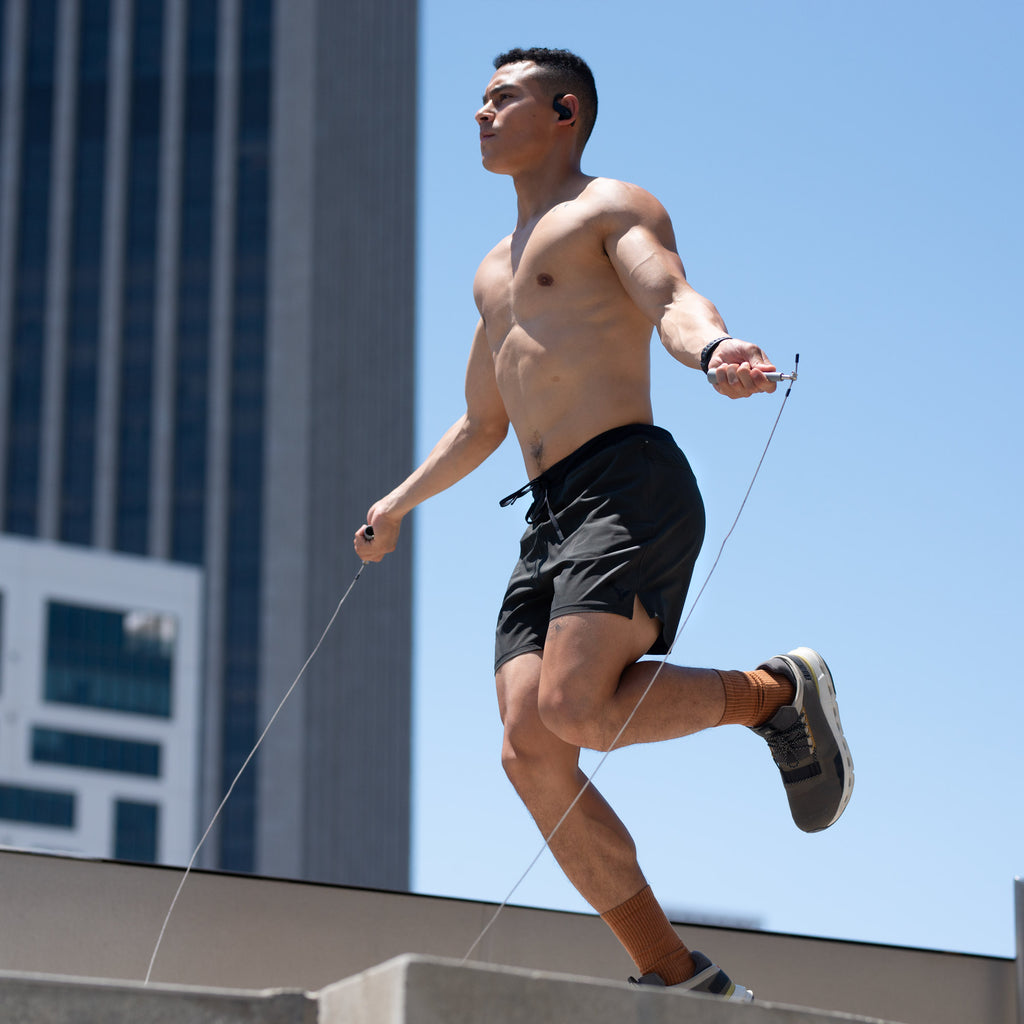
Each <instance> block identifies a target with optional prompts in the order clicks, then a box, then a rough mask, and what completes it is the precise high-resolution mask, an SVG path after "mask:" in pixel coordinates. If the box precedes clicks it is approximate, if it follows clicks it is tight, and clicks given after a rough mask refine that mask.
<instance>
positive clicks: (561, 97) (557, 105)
mask: <svg viewBox="0 0 1024 1024" xmlns="http://www.w3.org/2000/svg"><path fill="white" fill-rule="evenodd" d="M551 106H552V108H553V109H554V111H555V113H556V114H558V120H559V121H568V122H569V127H570V128H571V127H572V126H573V125H574V124H576V118H577V116H578V115H579V112H580V101H579V100H578V99H577V98H576V97H575V96H574V95H573V94H572V93H571V92H569V93H563V92H560V93H559V94H558V95H557V96H556V97H555V98H554V99H553V100H552V101H551Z"/></svg>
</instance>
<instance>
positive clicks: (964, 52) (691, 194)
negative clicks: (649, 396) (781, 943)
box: [375, 0, 1024, 956]
mask: <svg viewBox="0 0 1024 1024" xmlns="http://www.w3.org/2000/svg"><path fill="white" fill-rule="evenodd" d="M1022 21H1024V15H1022V8H1021V6H1020V5H1019V4H1016V3H1010V2H1006V3H1002V2H982V3H980V4H977V5H973V6H972V7H971V8H970V9H968V8H966V7H964V6H963V5H960V4H956V5H954V4H952V3H947V2H944V0H939V2H929V3H924V2H909V0H907V2H899V0H896V2H893V0H888V2H879V0H867V2H862V3H858V4H849V3H839V2H830V0H829V2H826V0H813V2H812V0H803V2H792V0H773V2H771V3H768V2H767V0H765V2H752V0H749V2H740V0H722V2H717V3H713V4H708V3H702V4H693V3H689V2H681V3H672V4H667V3H655V2H652V0H634V2H632V3H629V4H621V3H617V4H612V3H608V2H605V0H585V2H583V0H567V2H564V3H561V4H557V5H552V4H550V3H549V2H548V0H543V2H540V0H522V2H519V3H516V4H514V5H501V6H498V5H495V6H494V7H493V8H492V7H490V6H483V5H470V4H462V3H457V2H455V0H424V2H423V4H422V13H421V66H420V91H419V95H418V96H417V97H416V98H415V100H416V108H417V111H418V126H419V128H418V130H419V133H420V236H419V243H418V247H419V253H418V257H419V287H418V336H417V359H418V367H417V375H418V381H419V392H418V406H417V424H418V428H417V429H418V442H417V451H418V454H419V455H420V456H421V457H422V456H424V455H425V454H426V453H427V451H429V449H430V447H431V446H432V444H433V443H434V441H435V440H436V439H437V437H438V436H440V434H441V433H442V432H443V431H444V429H446V428H447V426H448V425H449V424H450V423H451V422H452V421H453V420H454V419H455V418H456V417H457V416H458V415H459V414H460V413H461V411H462V408H463V404H462V402H463V399H462V384H463V375H464V369H465V361H466V355H467V353H468V348H469V341H470V336H471V332H472V330H473V326H474V324H475V321H476V312H475V309H474V306H473V302H472V294H471V288H470V284H471V280H472V276H473V272H474V270H475V268H476V265H477V263H478V262H479V260H480V259H481V258H482V257H483V255H484V254H485V253H486V252H487V251H488V249H489V248H490V247H491V246H492V245H493V244H494V243H495V242H496V241H497V240H498V239H499V238H501V237H502V236H503V235H505V234H507V233H508V232H509V231H510V230H511V229H512V227H513V226H514V219H515V202H514V195H513V191H512V187H511V182H510V180H509V179H508V178H503V177H495V176H492V175H489V174H488V173H487V172H485V171H484V170H483V169H482V168H481V167H480V161H479V150H478V145H477V141H476V138H475V132H474V124H473V120H472V117H473V113H474V111H475V109H476V107H477V105H478V102H479V96H480V93H481V92H482V90H483V87H484V85H485V84H486V82H487V80H488V78H489V77H490V73H491V65H490V61H491V59H492V58H493V56H494V55H495V54H496V53H498V52H500V51H501V50H504V49H507V48H508V47H509V46H516V45H522V46H531V45H543V46H566V47H568V48H570V49H574V50H576V51H577V52H579V53H580V54H582V55H583V56H584V57H585V58H586V59H587V60H588V61H589V62H590V63H591V66H592V67H593V69H594V72H595V75H596V78H597V83H598V90H599V93H600V99H601V111H600V117H599V119H598V124H597V128H596V131H595V133H594V136H593V138H592V140H591V143H590V145H589V147H588V150H587V154H586V156H585V160H584V170H586V171H588V172H589V173H592V174H602V175H608V176H611V177H617V178H623V179H626V180H629V181H633V182H636V183H638V184H640V185H643V186H644V187H646V188H648V189H649V190H650V191H652V192H653V193H654V194H655V195H657V196H658V198H659V199H661V201H662V202H663V203H664V204H665V206H666V207H667V208H668V210H669V212H670V214H671V215H672V218H673V221H674V224H675V228H676V235H677V239H678V243H679V249H680V253H681V255H682V258H683V262H684V264H685V265H686V268H687V272H688V275H689V278H690V281H691V283H692V284H693V285H694V287H696V288H697V290H698V291H701V292H702V293H704V294H705V295H707V296H708V297H710V298H711V299H712V300H713V301H714V302H715V303H716V304H717V305H718V307H719V309H720V310H721V311H722V313H723V315H724V317H725V320H726V323H727V324H728V326H729V329H730V331H731V332H732V333H733V334H736V335H738V336H741V337H745V338H748V339H750V340H756V341H757V342H758V343H760V344H761V345H762V346H763V347H764V348H765V349H766V350H767V352H768V353H769V355H771V356H772V357H773V358H774V359H775V361H776V362H777V363H778V364H779V365H780V366H782V367H785V368H790V367H791V364H792V360H793V356H794V354H795V353H796V352H799V353H800V380H799V382H798V383H797V385H796V386H795V387H794V389H793V393H792V397H791V399H790V401H789V404H788V406H787V408H786V410H785V413H784V415H783V417H782V421H781V423H780V426H779V430H778V433H777V435H776V437H775V440H774V442H773V444H772V447H771V449H770V451H769V453H768V457H767V459H766V461H765V465H764V468H763V470H762V473H761V477H760V478H759V480H758V483H757V485H756V487H755V489H754V492H753V495H752V497H751V499H750V502H749V503H748V505H747V508H746V510H745V512H744V515H743V518H742V519H741V520H740V524H739V527H738V528H737V530H736V533H735V534H734V535H733V537H732V539H731V540H730V542H729V544H728V546H727V547H726V549H725V554H724V556H723V558H722V561H721V563H720V565H719V567H718V569H717V570H716V572H715V574H714V575H713V577H712V579H711V582H710V584H709V586H708V588H707V591H706V593H705V594H704V596H703V597H702V598H701V601H700V603H699V604H698V605H697V607H696V610H695V611H694V613H693V616H692V618H691V619H690V622H689V624H688V626H687V627H686V629H685V631H684V632H683V634H682V635H681V636H680V637H679V640H678V642H677V644H676V649H675V652H674V655H673V660H675V661H678V662H679V663H682V664H695V665H697V664H699V665H712V666H715V667H719V668H749V667H753V666H754V665H755V664H757V663H758V662H759V661H761V660H763V659H764V658H767V657H769V656H771V655H773V654H776V653H779V652H781V651H784V650H788V649H790V648H791V647H794V646H797V645H800V644H807V645H810V646H813V647H816V648H818V649H819V650H821V651H822V653H823V654H824V655H825V657H826V658H827V660H828V662H829V664H830V666H831V668H832V671H833V674H834V676H835V679H836V685H837V690H838V693H839V698H840V708H841V711H842V715H843V722H844V725H845V727H846V732H847V735H848V738H849V741H850V744H851V748H852V751H853V756H854V761H855V765H856V780H857V782H856V789H855V792H854V796H853V800H852V802H851V805H850V807H849V809H848V810H847V812H846V814H845V816H844V817H843V818H842V820H841V821H840V822H839V823H838V824H837V825H836V826H834V827H833V828H832V829H830V830H829V831H828V832H826V833H823V834H819V835H814V836H807V835H804V834H803V833H801V832H799V831H798V830H797V829H796V828H795V826H794V825H793V824H792V822H791V820H790V818H789V814H788V810H787V805H786V801H785V796H784V794H783V791H782V786H781V783H780V781H779V778H778V775H777V773H776V771H775V768H774V766H773V764H772V762H771V759H770V755H769V753H768V751H767V748H766V747H765V746H764V745H763V743H762V742H761V741H760V740H759V739H758V738H757V737H756V736H754V735H753V734H751V733H749V732H748V731H746V730H743V729H742V728H740V727H736V726H733V727H727V728H724V729H718V730H712V731H710V732H708V733H705V734H702V735H700V736H697V737H691V738H689V739H684V740H679V741H675V742H671V743H664V744H658V745H650V746H644V747H635V748H630V749H626V750H621V751H617V752H615V753H613V754H612V756H611V757H610V758H609V759H608V761H607V762H606V763H605V764H604V765H603V767H602V768H601V771H600V772H599V774H598V776H597V778H596V780H595V783H596V785H597V786H598V788H599V789H601V791H602V792H603V793H604V794H605V796H606V797H608V799H609V800H610V801H611V803H612V804H613V806H615V807H616V809H617V810H618V811H619V813H620V815H621V816H622V818H623V819H624V820H625V822H626V824H627V825H628V826H629V827H630V829H631V830H632V832H633V834H634V836H635V838H636V840H637V843H638V846H639V850H640V859H641V864H642V866H643V867H644V869H645V871H646V873H647V876H648V878H649V880H650V881H651V883H652V885H653V886H654V889H655V892H656V893H657V894H658V895H659V897H660V898H661V900H662V902H663V903H664V904H665V905H667V906H668V907H670V908H673V909H675V910H678V911H679V912H680V913H681V914H682V915H683V916H685V914H686V913H687V912H694V913H698V912H699V913H702V914H720V915H726V916H729V917H733V918H742V919H753V920H756V921H758V922H760V924H761V926H763V927H765V928H768V929H771V930H777V931H783V932H795V933H801V934H811V935H822V936H833V937H840V938H852V939H861V940H867V941H872V942H884V943H896V944H905V945H914V946H925V947H932V948H941V949H950V950H961V951H967V952H978V953H988V954H998V955H1005V956H1010V955H1012V954H1013V913H1012V880H1013V878H1014V876H1015V875H1022V874H1024V742H1022V739H1021V731H1022V730H1021V722H1022V719H1024V696H1022V691H1024V687H1022V685H1021V682H1020V670H1019V669H1018V668H1017V664H1018V663H1019V654H1018V646H1019V644H1018V643H1017V638H1018V636H1019V633H1020V626H1019V623H1020V619H1021V611H1022V602H1021V597H1020V588H1021V579H1022V570H1024V557H1022V554H1024V545H1022V540H1021V533H1022V530H1021V516H1020V511H1019V510H1020V506H1021V499H1022V494H1021V492H1022V476H1024V474H1022V459H1021V450H1022V441H1024V437H1022V434H1024V431H1022V428H1021V425H1020V416H1019V408H1020V397H1019V390H1020V388H1019V383H1018V381H1017V377H1018V374H1019V371H1018V369H1017V363H1018V361H1019V355H1018V352H1019V348H1020V345H1021V315H1020V295H1021V283H1020V282H1021V272H1022V270H1024V266H1022V263H1024V261H1022V250H1021V241H1020V238H1021V226H1022V225H1021V220H1022V218H1021V199H1020V192H1021V189H1020V182H1021V181H1022V180H1024V167H1022V163H1024V161H1022V159H1021V157H1022V148H1024V144H1022V141H1021V131H1020V123H1021V122H1020V113H1021V110H1020V99H1021V81H1020V73H1019V53H1020V45H1021V40H1022V33H1021V27H1022ZM653 357H654V379H655V390H654V401H655V416H656V419H657V421H658V422H659V423H660V424H661V425H662V426H665V427H667V428H668V429H670V430H671V431H672V432H673V433H674V434H675V436H676V438H677V440H678V442H679V443H680V445H681V446H682V447H683V449H684V450H685V451H686V452H687V454H688V456H689V458H690V461H691V463H692V464H693V465H694V468H695V471H696V473H697V475H698V479H699V480H700V482H701V486H702V490H703V492H704V496H705V502H706V504H707V509H708V524H709V525H708V534H707V540H706V542H705V550H704V552H703V554H702V556H701V561H700V562H699V563H698V566H697V571H696V574H695V580H696V582H697V583H698V584H699V582H700V581H702V580H703V579H704V577H705V576H706V574H707V572H708V570H709V569H710V567H711V562H712V561H713V559H714V555H715V554H716V552H717V550H718V547H719V545H720V543H721V540H722V538H723V537H724V535H725V533H726V531H727V530H728V527H729V525H730V524H731V522H732V519H733V517H734V515H735V514H736V511H737V509H738V507H739V503H740V501H741V499H742V497H743V493H744V491H745V489H746V487H747V484H748V483H749V480H750V477H751V475H752V474H753V472H754V468H755V466H756V464H757V461H758V459H759V457H760V454H761V451H762V449H763V446H764V444H765V441H766V440H767V437H768V432H769V430H770V428H771V424H772V422H773V420H774V418H775V415H776V413H777V410H778V405H779V402H780V401H781V396H782V392H781V390H780V391H779V392H778V393H777V394H776V395H775V396H762V397H760V398H757V399H752V400H749V401H746V402H742V403H734V402H729V401H727V400H726V399H723V398H721V397H720V396H718V395H716V394H715V393H714V392H713V391H712V390H711V388H710V387H708V386H707V385H706V384H705V383H703V381H702V380H701V379H700V377H699V375H697V374H696V373H694V372H693V371H690V370H686V369H685V368H684V367H682V366H680V365H678V364H676V363H674V362H673V361H672V360H671V359H670V358H669V357H668V356H667V355H665V353H664V352H663V351H662V350H661V349H660V346H659V345H658V344H657V342H656V341H655V343H654V351H653ZM524 479H525V475H524V469H523V466H522V462H521V459H520V456H519V453H518V450H517V448H516V446H515V444H514V441H513V439H512V438H511V437H510V438H509V440H508V441H506V443H505V445H504V446H503V447H502V449H501V450H499V452H497V453H496V454H495V455H494V456H493V457H492V458H491V459H490V460H489V461H488V462H487V463H486V464H485V465H484V466H483V467H481V468H480V469H479V470H478V471H477V472H476V473H475V474H473V475H472V476H471V477H470V478H467V479H466V480H465V481H463V482H462V483H461V484H459V485H457V486H456V487H455V488H453V489H452V490H450V491H449V492H447V493H445V494H443V495H440V496H438V497H436V498H434V499H432V501H431V502H429V503H428V504H427V505H425V506H423V507H422V508H421V509H420V510H418V511H417V512H416V513H414V521H413V527H412V529H410V530H407V531H405V532H404V534H403V536H404V539H405V540H406V541H407V542H409V541H410V539H412V541H413V542H414V543H415V545H416V548H415V550H416V570H417V575H416V584H415V586H416V594H415V599H416V656H415V657H416V661H415V671H416V676H415V700H416V704H415V754H414V765H415V776H414V815H415V820H414V851H413V855H414V873H413V884H414V888H415V889H416V890H417V891H420V892H424V893H434V894H442V895H451V896H460V897H469V898H477V899H485V900H495V901H498V900H501V899H503V898H504V897H505V896H506V895H507V894H508V892H509V890H510V889H511V888H512V886H513V885H514V884H515V882H516V881H517V879H519V877H520V875H521V874H522V873H523V871H524V870H525V869H526V867H527V865H528V864H529V863H530V861H531V859H532V858H533V857H534V856H535V854H536V853H537V851H538V850H539V848H540V837H539V834H538V833H537V832H536V830H535V828H534V826H533V823H532V821H531V820H530V818H529V817H528V815H527V813H526V811H525V810H524V809H523V808H522V806H521V805H520V803H519V801H518V798H517V797H516V795H515V794H514V792H513V791H512V788H511V786H510V785H509V784H508V782H507V780H506V779H505V777H504V775H503V773H502V771H501V767H500V763H499V749H500V739H501V727H500V723H499V721H498V717H497V712H496V708H495V700H494V691H493V679H492V675H491V661H492V649H493V627H494V619H495V615H496V612H497V607H498V603H499V601H500V597H501V594H502V592H503V590H504V586H505V582H506V580H507V578H508V574H509V572H510V570H511V567H512V563H513V561H514V559H515V555H516V551H517V540H518V537H519V535H520V533H521V531H522V528H523V522H522V511H521V509H522V506H521V505H517V506H516V507H514V508H511V509H499V508H498V505H497V499H498V498H499V497H501V496H502V495H504V494H506V493H508V492H509V491H511V490H513V489H515V488H516V487H518V486H519V485H520V484H521V483H522V482H523V481H524ZM375 571H382V572H383V571H387V568H386V563H385V564H384V565H383V566H381V567H375ZM696 589H697V587H696V585H695V586H694V588H693V593H692V594H691V597H692V596H693V595H694V594H695V593H696ZM595 762H596V758H594V757H591V756H589V755H588V756H587V757H586V759H585V761H584V766H585V767H588V766H590V767H592V766H593V764H594V763H595ZM512 902H514V903H520V904H527V905H533V906H545V907H556V908H566V909H579V910H585V909H587V908H586V905H585V904H584V903H583V902H582V901H581V900H580V898H579V897H578V896H577V894H576V893H575V891H574V890H573V889H572V888H571V886H570V885H569V883H568V882H567V881H565V879H564V878H563V876H562V875H561V873H560V871H559V870H558V868H557V866H556V865H555V864H554V862H553V860H552V858H551V857H550V855H549V854H545V855H544V856H543V857H542V858H541V859H540V861H539V863H538V864H537V866H536V867H535V868H534V869H533V870H532V871H531V872H530V873H529V875H528V876H527V878H526V880H525V881H524V882H523V884H522V885H521V886H520V887H519V888H518V890H517V891H516V892H515V894H514V895H513V897H512ZM496 927H498V928H500V927H501V922H500V919H499V922H498V924H497V925H496ZM474 938H475V936H467V940H466V942H467V947H468V945H469V943H470V942H472V940H473V939H474Z"/></svg>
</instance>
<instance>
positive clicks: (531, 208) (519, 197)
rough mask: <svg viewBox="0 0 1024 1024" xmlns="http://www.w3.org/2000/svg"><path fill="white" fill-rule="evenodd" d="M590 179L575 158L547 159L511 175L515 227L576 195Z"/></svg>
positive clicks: (577, 158) (524, 224) (534, 218)
mask: <svg viewBox="0 0 1024 1024" xmlns="http://www.w3.org/2000/svg"><path fill="white" fill-rule="evenodd" d="M589 180H590V178H589V177H588V176H587V175H585V174H584V173H583V172H582V171H581V170H580V161H579V157H578V156H576V155H573V157H572V158H571V159H568V160H551V161H549V162H547V163H545V164H544V165H543V166H540V167H534V168H531V169H530V170H529V171H523V172H520V173H518V174H514V175H513V176H512V183H513V185H514V186H515V190H516V202H517V207H518V212H519V217H518V223H517V224H516V228H517V229H520V228H523V227H525V226H526V225H527V224H529V223H530V222H531V221H536V220H537V219H538V218H539V217H541V216H542V215H543V214H545V213H546V212H547V211H548V210H550V209H552V207H555V206H557V205H558V204H559V203H563V202H565V201H566V200H567V199H572V198H574V197H575V196H577V195H579V193H580V190H581V188H582V187H583V185H584V184H586V182H588V181H589Z"/></svg>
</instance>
